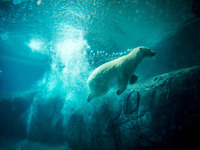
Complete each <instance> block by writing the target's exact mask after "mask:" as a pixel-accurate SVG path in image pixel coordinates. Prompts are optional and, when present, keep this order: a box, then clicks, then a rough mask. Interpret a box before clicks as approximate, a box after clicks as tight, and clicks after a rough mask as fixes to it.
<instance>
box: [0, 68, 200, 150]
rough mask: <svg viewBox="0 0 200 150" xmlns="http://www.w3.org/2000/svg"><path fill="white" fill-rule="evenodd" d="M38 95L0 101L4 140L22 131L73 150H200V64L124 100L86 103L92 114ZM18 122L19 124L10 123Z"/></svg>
mask: <svg viewBox="0 0 200 150" xmlns="http://www.w3.org/2000/svg"><path fill="white" fill-rule="evenodd" d="M35 95H37V94H34V92H32V94H31V95H28V96H26V98H24V97H20V96H19V95H18V96H10V97H7V98H5V97H4V98H1V100H0V116H1V117H0V131H1V133H3V135H4V136H9V135H10V134H13V135H15V134H18V132H16V130H17V129H20V131H21V132H22V131H23V133H24V134H23V135H24V137H26V138H28V139H29V140H36V141H43V142H48V143H49V142H51V143H63V142H67V143H68V144H69V147H70V148H71V149H97V150H106V149H109V150H119V149H120V150H121V149H124V150H125V149H126V150H129V149H130V150H132V149H137V150H155V149H165V150H177V149H192V147H195V148H196V149H199V148H200V146H199V143H198V137H199V135H200V129H199V126H200V66H198V67H193V68H189V69H182V70H179V71H175V72H171V73H167V74H164V75H160V76H157V77H154V78H151V79H150V80H148V81H146V82H143V83H137V84H135V85H133V86H129V89H127V90H126V93H124V94H122V96H116V91H113V92H110V93H109V94H108V95H107V96H106V97H104V100H103V98H101V99H96V100H93V101H91V103H88V104H87V105H88V109H91V113H89V114H87V113H84V111H81V107H80V108H79V109H80V110H79V109H76V110H73V109H72V108H71V107H70V108H69V107H68V106H73V105H72V104H70V102H65V101H64V100H63V99H61V98H58V97H56V98H52V99H49V100H48V101H47V100H42V98H41V97H38V96H37V97H36V96H35ZM11 97H12V98H11ZM25 99H29V101H28V102H27V101H26V100H25ZM98 101H101V102H98ZM16 102H17V103H16ZM66 103H69V104H66ZM5 106H6V107H5ZM13 106H15V107H13ZM64 106H65V107H64ZM89 106H90V107H89ZM91 106H92V107H91ZM65 109H68V111H64V110H65ZM6 112H9V114H13V115H14V116H15V117H12V116H11V115H8V114H6ZM67 112H68V113H67ZM5 115H8V116H10V118H8V117H3V116H5ZM22 116H23V119H21V118H22ZM24 120H26V122H25V121H24ZM14 122H17V123H18V124H17V125H11V124H13V123H14ZM8 124H9V126H7V125H8ZM6 126H7V127H8V128H9V129H8V130H9V131H10V132H8V130H5V128H6ZM18 131H19V130H18Z"/></svg>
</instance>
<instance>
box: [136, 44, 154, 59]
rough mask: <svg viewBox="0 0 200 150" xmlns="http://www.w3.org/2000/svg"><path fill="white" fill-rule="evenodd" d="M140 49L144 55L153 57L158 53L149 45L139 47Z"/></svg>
mask: <svg viewBox="0 0 200 150" xmlns="http://www.w3.org/2000/svg"><path fill="white" fill-rule="evenodd" d="M139 49H140V51H141V52H142V55H143V56H145V57H152V56H154V55H155V54H156V53H155V52H153V51H152V50H151V49H150V48H148V47H143V46H140V47H139Z"/></svg>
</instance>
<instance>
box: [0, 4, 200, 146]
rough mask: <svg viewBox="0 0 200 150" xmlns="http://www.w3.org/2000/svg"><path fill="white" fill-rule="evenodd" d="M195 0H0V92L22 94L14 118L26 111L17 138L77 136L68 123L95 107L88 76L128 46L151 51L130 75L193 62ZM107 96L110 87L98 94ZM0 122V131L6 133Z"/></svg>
mask: <svg viewBox="0 0 200 150" xmlns="http://www.w3.org/2000/svg"><path fill="white" fill-rule="evenodd" d="M198 6H199V3H198V1H196V0H160V1H159V0H0V98H2V97H3V96H7V95H9V94H11V95H12V94H13V93H14V94H16V93H17V94H19V95H22V97H23V98H21V99H22V101H23V100H24V99H26V98H27V101H30V103H29V102H27V101H25V104H27V103H28V104H27V105H26V106H24V105H25V104H24V105H23V107H22V108H21V105H20V108H19V110H18V108H17V107H12V109H11V110H12V111H15V110H16V111H17V112H19V114H20V115H19V116H16V118H20V119H21V118H22V120H23V119H24V118H26V119H24V120H23V123H24V124H23V123H22V124H23V125H24V126H25V127H24V128H23V129H22V130H23V133H24V134H23V135H22V137H23V138H24V137H27V136H28V137H29V138H30V139H33V140H34V139H36V141H40V140H41V141H44V137H45V138H46V137H50V136H52V135H55V136H52V137H54V138H55V139H56V138H58V140H59V138H61V137H60V136H58V137H57V135H59V134H61V135H62V136H63V134H65V135H67V136H66V137H67V138H68V137H69V136H71V138H72V141H73V138H74V139H75V138H76V136H77V137H78V135H79V133H78V132H79V130H78V131H77V135H70V131H74V130H76V129H77V128H81V127H80V126H79V125H77V126H75V127H73V124H72V125H71V124H70V123H71V122H73V121H74V122H75V123H76V121H77V120H78V121H80V120H81V121H82V122H84V123H85V124H86V125H87V123H88V122H90V123H91V122H92V121H94V120H92V119H91V116H92V115H93V113H94V112H97V111H98V109H99V108H100V107H101V106H102V105H101V106H100V105H98V101H94V102H93V104H92V105H89V104H88V103H87V101H86V100H87V96H88V86H87V83H86V81H87V79H88V77H89V75H90V74H91V73H92V71H94V69H95V68H97V67H98V66H100V65H102V64H104V63H105V62H108V61H111V60H114V59H116V58H119V57H121V56H124V55H126V54H128V53H129V52H130V51H132V50H133V49H134V48H135V47H138V46H146V47H149V48H151V49H152V50H153V51H155V52H156V55H155V57H154V58H151V59H145V60H144V61H143V62H142V63H141V64H140V65H139V66H138V68H137V70H136V75H137V76H138V77H139V78H138V82H142V81H146V80H147V79H149V78H151V77H153V76H156V75H160V74H163V73H167V72H170V71H173V70H176V69H181V68H185V67H191V66H195V65H199V64H200V62H199V56H200V53H199V46H200V40H199V39H200V38H199V36H200V34H199V33H200V30H199V16H200V15H199V14H200V11H199V7H198ZM30 93H31V94H30ZM32 93H33V94H32ZM35 93H37V94H35ZM27 95H28V96H27ZM26 96H27V97H26ZM11 97H12V96H11ZM24 97H25V98H24ZM109 97H112V93H108V94H107V95H106V97H104V98H105V99H106V98H107V99H109ZM104 98H103V99H104ZM10 99H11V101H12V98H10ZM19 99H20V98H19ZM0 100H1V99H0ZM117 100H118V101H119V100H120V97H117ZM16 101H17V100H16ZM0 102H1V101H0ZM17 102H18V101H17ZM23 102H24V101H23ZM54 103H55V106H54ZM2 106H3V103H2ZM26 107H27V108H26ZM117 107H118V105H117V104H116V110H117ZM2 108H3V107H2ZM6 108H9V107H6ZM25 108H26V109H25ZM20 109H22V110H23V111H22V110H21V111H20ZM24 110H25V111H24ZM0 112H1V113H2V112H3V111H0ZM21 112H23V113H22V114H23V115H21ZM55 112H56V114H54V113H55ZM75 112H79V113H80V114H81V117H82V118H81V117H80V118H78V117H79V116H78V115H77V114H76V113H75ZM113 112H115V108H113ZM45 113H47V114H50V116H49V118H50V119H49V120H51V118H52V120H51V121H50V122H48V121H49V120H48V115H47V117H46V115H43V114H45ZM41 114H42V115H41ZM51 114H53V115H52V116H51ZM16 115H17V114H16ZM76 115H77V116H78V117H77V116H76ZM70 117H71V118H70ZM100 117H101V116H100ZM0 118H1V117H0ZM5 118H6V117H5ZM8 118H9V117H8ZM35 118H37V119H35ZM46 118H47V119H46ZM74 118H75V119H74ZM77 118H78V119H77ZM102 118H103V117H102ZM20 119H19V120H20ZM70 119H71V120H70ZM73 119H74V120H73ZM2 120H4V118H3V119H2ZM5 120H6V119H5ZM34 120H36V122H37V121H38V123H41V124H42V125H41V128H42V129H43V130H42V129H41V130H42V131H41V130H40V129H38V130H36V129H35V128H36V127H35V126H36V125H35V124H34ZM47 120H48V121H47ZM83 120H84V121H83ZM20 121H21V120H20ZM20 121H19V122H20ZM43 121H44V122H45V121H46V122H47V124H45V125H44V126H43ZM78 121H77V122H78ZM46 122H45V123H46ZM9 123H10V124H9ZM8 124H9V125H10V126H9V127H8V129H9V128H10V129H11V128H12V127H13V126H12V125H11V124H12V123H11V122H8ZM91 124H92V125H94V124H93V122H92V123H91ZM102 124H103V123H102ZM0 125H1V126H2V129H1V130H0V131H5V133H4V134H6V135H7V134H8V136H9V135H10V134H12V133H11V131H7V130H8V129H6V130H4V128H3V127H4V124H3V123H2V122H0ZM18 125H19V124H18ZM20 125H21V124H20ZM20 125H19V126H20ZM70 125H71V126H70ZM75 125H76V124H75ZM100 125H101V123H100ZM5 126H6V125H5ZM16 126H17V125H16ZM16 126H15V127H13V128H14V129H15V128H16ZM48 126H50V127H49V128H48ZM102 126H103V125H102ZM61 128H62V129H63V128H64V133H62V132H61V131H63V130H61ZM46 129H47V130H46ZM80 130H81V129H80ZM96 130H97V131H98V128H97V129H96ZM20 131H21V130H20ZM36 131H37V132H36ZM40 131H41V134H39V133H40ZM43 131H45V134H44V135H43ZM57 131H58V134H57ZM13 132H14V133H15V132H17V131H16V130H14V131H13ZM35 132H36V133H38V134H36V135H34V133H35ZM68 132H69V133H68ZM47 133H48V134H47ZM87 133H88V132H87ZM24 135H25V136H24ZM55 139H54V140H55ZM61 139H62V138H61ZM51 140H52V139H51ZM28 142H29V141H28ZM28 142H27V143H28ZM72 143H73V142H72ZM34 144H35V145H37V142H36V143H34ZM73 144H74V143H73ZM73 144H72V145H73ZM8 145H9V144H8ZM27 145H29V144H27ZM43 147H45V145H43ZM33 149H34V148H33ZM52 149H53V148H52ZM63 149H64V148H63Z"/></svg>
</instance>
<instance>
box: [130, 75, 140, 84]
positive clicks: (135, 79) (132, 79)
mask: <svg viewBox="0 0 200 150" xmlns="http://www.w3.org/2000/svg"><path fill="white" fill-rule="evenodd" d="M137 79H138V77H137V76H136V75H135V74H133V75H132V76H131V78H130V81H129V83H130V84H134V83H135V82H136V81H137Z"/></svg>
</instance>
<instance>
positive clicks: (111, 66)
mask: <svg viewBox="0 0 200 150" xmlns="http://www.w3.org/2000/svg"><path fill="white" fill-rule="evenodd" d="M154 55H155V52H153V51H152V50H150V48H147V47H143V46H140V47H137V48H135V49H134V50H133V51H131V52H130V53H129V54H127V55H125V56H122V57H120V58H118V59H115V60H113V61H110V62H107V63H105V64H103V65H101V66H99V67H98V68H96V69H95V70H94V71H93V72H92V74H91V75H90V77H89V78H88V80H87V83H88V87H89V95H88V99H87V101H88V102H89V101H90V100H91V99H93V98H96V97H99V96H102V95H104V94H106V93H107V92H108V91H109V89H111V88H112V87H114V86H115V85H116V84H117V85H118V90H117V92H116V93H117V95H120V94H122V93H123V92H124V91H125V90H126V87H127V85H128V82H129V83H130V84H134V83H135V82H136V81H137V76H136V75H135V74H134V72H135V70H136V67H137V66H138V65H139V63H140V62H141V61H142V59H143V58H145V57H152V56H154Z"/></svg>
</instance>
